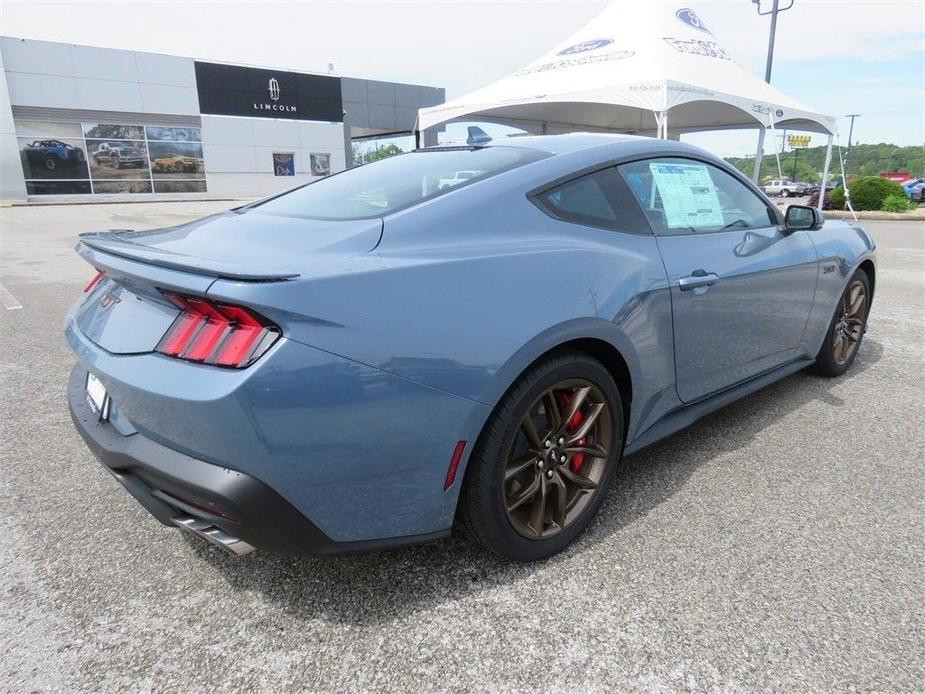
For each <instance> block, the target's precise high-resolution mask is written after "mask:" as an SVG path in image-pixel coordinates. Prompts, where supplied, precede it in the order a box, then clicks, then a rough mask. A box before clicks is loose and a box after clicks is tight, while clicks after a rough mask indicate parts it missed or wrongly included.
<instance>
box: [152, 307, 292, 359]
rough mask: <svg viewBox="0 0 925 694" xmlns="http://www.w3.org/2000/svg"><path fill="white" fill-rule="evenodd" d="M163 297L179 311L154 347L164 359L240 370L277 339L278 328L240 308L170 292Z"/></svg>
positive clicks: (251, 312) (248, 310)
mask: <svg viewBox="0 0 925 694" xmlns="http://www.w3.org/2000/svg"><path fill="white" fill-rule="evenodd" d="M164 296H166V297H167V298H168V299H169V300H170V301H171V303H173V304H175V305H176V306H177V307H179V309H180V315H178V316H177V317H176V319H175V320H174V322H173V324H172V325H171V326H170V329H169V330H167V332H166V333H165V334H164V337H162V338H161V341H160V342H159V343H158V345H157V347H156V348H155V351H157V352H160V353H161V354H165V355H167V356H168V357H176V358H177V359H185V360H187V361H195V362H202V363H204V364H213V365H216V366H228V367H232V368H236V369H241V368H244V367H245V366H248V365H250V364H252V363H254V362H255V361H256V360H257V359H258V358H259V357H260V355H261V354H263V353H264V352H266V351H267V350H268V349H269V348H270V345H272V344H273V343H274V342H275V341H276V339H277V338H278V337H279V328H277V327H276V326H275V325H273V324H272V323H270V322H269V321H268V320H266V319H265V318H263V317H262V316H259V315H257V314H256V313H254V312H253V311H251V310H250V309H246V308H244V307H242V306H229V305H228V304H219V303H217V302H214V301H209V300H208V299H203V298H201V297H192V296H181V295H179V294H174V293H172V292H164Z"/></svg>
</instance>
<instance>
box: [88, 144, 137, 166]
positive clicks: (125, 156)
mask: <svg viewBox="0 0 925 694" xmlns="http://www.w3.org/2000/svg"><path fill="white" fill-rule="evenodd" d="M93 159H94V161H96V163H97V164H100V165H102V166H112V167H114V168H116V169H121V168H141V167H143V166H144V165H145V163H146V161H147V160H146V159H145V154H144V151H142V149H141V148H140V147H137V146H135V145H129V144H122V143H118V142H103V143H102V144H100V146H99V147H97V148H96V149H95V150H94V151H93Z"/></svg>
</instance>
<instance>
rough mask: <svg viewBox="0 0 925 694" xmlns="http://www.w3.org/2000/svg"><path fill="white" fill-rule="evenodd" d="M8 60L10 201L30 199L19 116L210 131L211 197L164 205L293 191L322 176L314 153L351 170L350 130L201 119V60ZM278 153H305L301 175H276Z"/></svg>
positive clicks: (23, 47)
mask: <svg viewBox="0 0 925 694" xmlns="http://www.w3.org/2000/svg"><path fill="white" fill-rule="evenodd" d="M0 57H2V73H3V74H2V75H0V78H3V79H4V80H5V82H6V84H5V85H4V84H0V92H2V95H0V145H2V147H0V175H2V186H0V199H7V200H10V199H13V200H15V199H22V198H23V197H25V187H24V184H23V180H24V176H23V170H22V164H21V160H20V154H19V149H18V147H17V142H16V138H15V135H14V133H13V124H12V122H11V121H12V118H14V117H15V118H16V119H17V120H26V119H28V120H44V121H57V122H81V121H82V122H101V123H128V124H147V125H190V126H200V125H201V127H202V146H203V157H204V160H205V171H206V182H207V186H208V190H207V192H206V193H183V194H157V195H156V197H178V196H179V197H184V198H189V197H210V198H212V197H258V196H261V195H266V194H269V193H272V192H275V191H279V190H284V189H286V188H290V187H292V186H295V185H299V184H301V183H304V182H306V181H309V180H312V179H313V178H315V177H313V176H311V173H310V162H309V154H311V153H312V152H318V153H329V154H330V155H331V171H332V172H335V171H339V170H342V169H343V168H344V167H345V166H346V152H345V136H344V125H343V124H342V123H326V122H325V123H322V122H315V121H293V120H281V119H272V118H246V117H236V116H208V115H203V116H200V110H199V99H198V96H197V90H196V75H195V70H194V63H193V59H192V58H182V57H177V56H168V55H158V54H152V53H140V52H136V51H124V50H115V49H106V48H94V47H91V46H78V45H71V44H63V43H55V42H49V41H35V40H31V39H18V38H9V37H0ZM7 102H8V103H7ZM274 152H292V153H294V154H295V166H296V175H295V176H279V177H277V176H274V175H273V153H274ZM145 195H152V194H135V195H125V194H121V195H94V196H92V197H93V199H101V198H104V199H105V198H117V199H132V200H138V199H143V198H144V197H145ZM48 197H50V196H41V198H42V199H47V198H48ZM56 197H61V196H56ZM68 197H70V198H74V197H90V196H68ZM30 199H39V198H38V197H35V198H33V197H32V196H30Z"/></svg>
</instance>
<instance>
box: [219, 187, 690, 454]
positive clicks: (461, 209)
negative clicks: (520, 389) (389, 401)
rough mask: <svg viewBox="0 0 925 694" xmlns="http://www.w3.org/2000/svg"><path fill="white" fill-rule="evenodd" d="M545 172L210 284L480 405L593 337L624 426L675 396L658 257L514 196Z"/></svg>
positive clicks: (379, 364)
mask: <svg viewBox="0 0 925 694" xmlns="http://www.w3.org/2000/svg"><path fill="white" fill-rule="evenodd" d="M552 177H553V176H548V177H547V176H546V175H544V176H539V177H537V178H535V179H530V178H529V177H527V178H526V180H517V181H514V182H512V181H495V180H492V179H490V180H488V181H485V182H483V183H475V184H472V185H471V186H468V187H467V188H466V189H464V190H460V191H454V192H451V193H449V194H447V195H444V196H442V197H441V198H439V199H437V200H434V201H432V204H425V205H421V206H418V207H417V208H415V209H413V210H410V211H407V212H404V213H399V214H396V215H393V216H391V217H389V218H387V219H386V221H385V228H384V232H383V240H382V242H381V243H380V245H379V247H378V248H376V249H375V251H374V252H372V253H370V254H368V255H367V256H365V257H363V258H354V259H350V260H343V261H337V262H332V264H329V265H323V266H322V265H319V266H317V267H316V268H315V269H314V272H313V274H312V275H311V276H303V277H302V278H300V279H299V280H296V281H293V282H288V283H285V284H282V285H280V284H276V285H264V286H261V285H253V284H251V285H248V284H245V283H234V282H228V281H223V280H220V281H218V282H216V283H215V284H214V285H213V286H212V287H211V288H210V291H209V293H210V295H214V296H216V297H221V298H226V299H229V300H239V301H245V302H247V303H249V304H251V305H254V306H255V307H256V308H257V309H258V310H259V311H261V312H263V313H265V314H266V315H267V316H268V317H269V318H271V319H273V320H276V321H278V322H279V323H280V325H282V326H283V330H284V334H286V335H287V337H289V338H290V339H293V340H297V341H299V342H303V343H305V344H307V345H311V346H312V347H315V348H318V349H322V350H325V351H328V352H331V353H333V354H337V355H340V356H343V357H346V358H349V359H352V360H356V361H358V362H360V363H363V364H367V365H371V366H374V367H376V368H379V369H382V370H384V371H387V372H390V373H393V374H397V375H400V376H402V377H404V378H408V379H410V380H412V381H415V382H418V383H422V384H426V385H428V386H430V387H434V388H437V389H440V390H443V391H446V392H448V393H452V394H454V395H457V396H460V397H463V398H467V399H470V400H472V401H474V402H476V403H480V404H482V405H487V406H488V407H493V406H494V405H495V404H496V403H497V402H498V400H499V398H500V397H501V396H502V395H503V393H504V392H505V391H506V390H507V388H508V387H509V386H510V385H511V383H512V382H513V381H514V380H515V379H516V378H517V376H518V375H519V374H520V373H521V372H522V371H523V370H524V369H525V368H526V367H527V366H529V364H530V363H531V362H533V361H534V360H535V359H536V358H538V357H539V356H541V355H542V354H543V353H545V352H546V351H548V350H550V349H552V348H554V347H556V346H557V345H560V344H562V343H563V342H567V341H569V340H573V339H578V338H589V337H591V338H596V339H600V340H603V341H606V342H608V343H609V344H611V345H612V346H614V347H615V348H616V349H617V350H619V351H620V353H621V354H622V356H623V358H624V359H625V360H626V362H627V366H628V368H629V370H630V373H631V376H632V379H633V400H634V406H633V414H632V418H631V422H630V432H629V436H632V435H633V433H634V432H635V431H637V430H640V429H641V428H645V425H646V424H645V422H647V421H654V419H656V418H658V416H660V415H661V414H662V413H664V412H665V411H667V410H668V409H671V408H672V407H674V406H676V404H677V399H676V395H675V393H674V387H673V386H674V363H673V359H674V356H673V342H672V333H671V309H670V303H669V301H670V300H669V296H668V288H667V279H666V277H665V271H664V267H663V265H662V263H661V259H660V257H659V255H658V251H657V248H656V245H655V239H654V237H652V236H642V235H634V234H626V233H619V232H614V231H608V230H602V229H594V228H589V227H584V226H579V225H574V224H570V223H566V222H562V221H558V220H554V219H552V218H550V217H549V216H547V215H546V214H544V213H543V212H542V211H540V210H539V209H538V208H537V207H536V206H534V205H533V204H532V203H531V202H530V201H529V200H528V199H527V198H526V195H525V192H526V191H527V190H530V189H531V188H532V187H535V186H536V185H539V184H541V183H543V182H545V180H548V178H552ZM479 187H481V189H480V190H479V189H478V188H479ZM476 193H477V194H476ZM643 420H645V421H643Z"/></svg>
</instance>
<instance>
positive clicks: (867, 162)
mask: <svg viewBox="0 0 925 694" xmlns="http://www.w3.org/2000/svg"><path fill="white" fill-rule="evenodd" d="M841 152H842V154H844V153H845V150H844V148H842V150H841ZM838 154H839V149H838V148H837V147H833V149H832V165H831V167H830V169H829V175H830V176H841V165H840V164H839V162H838ZM793 157H794V153H793V152H792V151H791V152H784V153H783V154H781V155H780V167H781V169H782V170H783V172H784V176H785V177H789V176H790V175H791V173H792V171H793ZM726 161H727V162H729V163H730V164H732V165H733V166H734V167H736V168H737V169H738V170H739V171H741V172H742V173H744V174H745V175H746V176H749V177H751V175H752V171H753V170H754V167H755V159H754V157H727V159H726ZM824 165H825V147H824V146H820V147H808V148H806V149H804V150H801V151H800V154H799V155H798V157H797V178H799V179H801V180H809V181H811V182H815V181H818V179H819V177H820V175H821V173H822V167H823V166H824ZM804 166H805V167H806V168H804ZM886 171H908V172H909V174H910V175H912V176H922V175H925V154H923V150H922V147H917V146H914V145H913V146H909V147H897V146H896V145H891V144H886V143H880V144H876V145H856V146H854V147H852V148H851V159H850V161H849V162H848V172H849V174H850V175H851V176H852V177H853V176H877V175H879V174H881V173H884V172H886ZM810 172H811V173H813V174H814V177H813V178H809V177H808V173H810ZM777 176H778V173H777V160H776V159H775V157H774V154H773V153H769V154H766V155H765V156H764V159H763V160H762V162H761V178H762V180H763V179H766V178H777Z"/></svg>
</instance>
